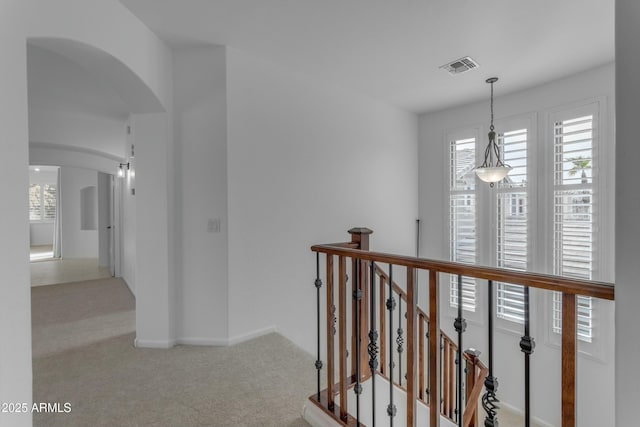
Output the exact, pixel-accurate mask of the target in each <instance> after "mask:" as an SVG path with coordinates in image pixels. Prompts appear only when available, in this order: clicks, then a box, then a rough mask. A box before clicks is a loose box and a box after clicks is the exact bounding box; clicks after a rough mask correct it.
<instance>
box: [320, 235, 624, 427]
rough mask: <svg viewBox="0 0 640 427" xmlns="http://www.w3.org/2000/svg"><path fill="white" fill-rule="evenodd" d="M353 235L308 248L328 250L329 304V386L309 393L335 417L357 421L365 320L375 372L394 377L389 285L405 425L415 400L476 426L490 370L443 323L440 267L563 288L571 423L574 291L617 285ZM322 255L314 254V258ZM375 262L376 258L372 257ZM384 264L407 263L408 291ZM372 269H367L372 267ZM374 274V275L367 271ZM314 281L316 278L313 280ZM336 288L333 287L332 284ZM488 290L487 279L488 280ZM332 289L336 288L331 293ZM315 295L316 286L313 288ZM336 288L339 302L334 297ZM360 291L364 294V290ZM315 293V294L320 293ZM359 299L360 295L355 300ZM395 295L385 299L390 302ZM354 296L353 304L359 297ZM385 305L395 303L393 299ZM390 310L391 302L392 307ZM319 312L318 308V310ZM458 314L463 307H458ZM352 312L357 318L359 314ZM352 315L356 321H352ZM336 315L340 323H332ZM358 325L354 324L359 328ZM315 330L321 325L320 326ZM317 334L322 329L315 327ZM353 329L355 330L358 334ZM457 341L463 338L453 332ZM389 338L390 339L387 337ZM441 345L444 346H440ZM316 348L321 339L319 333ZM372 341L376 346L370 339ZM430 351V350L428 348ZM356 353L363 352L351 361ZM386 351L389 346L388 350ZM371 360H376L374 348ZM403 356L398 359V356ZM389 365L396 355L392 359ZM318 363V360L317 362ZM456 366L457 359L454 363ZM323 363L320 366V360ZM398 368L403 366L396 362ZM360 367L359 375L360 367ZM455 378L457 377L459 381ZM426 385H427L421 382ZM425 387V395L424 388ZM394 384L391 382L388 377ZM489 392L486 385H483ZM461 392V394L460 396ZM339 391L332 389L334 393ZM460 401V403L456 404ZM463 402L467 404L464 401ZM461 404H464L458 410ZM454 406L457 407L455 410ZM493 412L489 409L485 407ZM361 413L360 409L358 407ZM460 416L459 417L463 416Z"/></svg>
mask: <svg viewBox="0 0 640 427" xmlns="http://www.w3.org/2000/svg"><path fill="white" fill-rule="evenodd" d="M349 233H350V234H351V237H352V240H351V242H346V243H332V244H322V245H314V246H312V247H311V250H312V251H313V252H316V253H324V254H326V255H327V257H326V258H327V264H326V273H327V276H326V277H327V305H326V308H325V310H326V314H327V318H326V322H327V324H326V325H327V328H326V334H327V357H328V359H329V360H328V363H327V380H328V387H327V390H325V391H324V392H322V393H321V392H320V390H319V386H318V392H317V393H316V394H314V395H313V396H311V397H310V399H311V400H312V401H314V402H316V404H318V405H319V406H320V407H321V408H323V409H324V410H325V411H326V412H327V413H328V414H330V415H331V416H332V417H333V418H334V419H335V420H336V421H338V422H339V423H341V424H342V425H347V426H351V425H354V421H355V424H357V423H358V422H357V420H354V419H353V417H352V416H351V415H350V414H349V413H348V412H347V389H349V388H350V387H353V386H354V385H358V384H359V383H360V382H362V381H363V380H366V379H368V378H370V377H371V375H375V373H374V372H371V371H366V370H365V371H363V370H362V366H366V365H367V355H366V353H365V352H361V351H360V352H359V353H358V351H356V347H355V345H356V344H357V345H358V347H357V349H361V348H362V345H366V340H365V339H364V338H362V337H366V336H367V333H368V330H369V327H371V329H372V331H371V333H372V334H374V335H372V336H377V337H378V338H377V339H378V343H379V344H380V347H381V348H380V352H379V353H378V352H376V351H374V354H376V353H377V354H379V356H380V363H379V364H378V365H377V366H378V368H377V374H379V375H382V376H383V377H385V376H386V377H387V378H388V379H391V378H392V375H393V371H388V367H387V360H386V353H387V351H386V350H385V348H386V346H387V342H386V340H387V339H389V340H392V334H389V336H387V330H386V329H387V322H386V317H385V316H386V315H387V313H386V310H387V307H386V302H387V301H385V299H386V297H387V295H386V293H387V292H390V293H391V295H388V298H389V299H390V300H391V298H393V294H394V293H395V294H397V298H398V300H399V305H400V306H401V305H402V303H405V307H406V312H405V318H406V322H407V323H406V328H407V329H406V338H407V339H408V342H407V345H406V358H407V365H406V374H407V376H406V378H407V382H406V383H405V384H401V383H402V381H401V380H400V381H399V382H398V383H396V382H395V381H393V383H395V385H396V386H400V387H402V388H404V389H405V391H406V393H407V394H406V396H407V411H406V415H407V425H409V426H415V424H416V415H417V414H416V402H417V401H418V400H420V401H422V402H423V403H426V404H428V405H429V406H430V407H431V409H432V410H431V411H430V413H429V423H430V424H429V425H431V426H439V425H440V417H441V416H443V417H445V418H448V419H449V420H451V421H454V418H457V420H456V421H457V422H461V423H462V424H463V425H464V426H465V427H477V426H478V421H477V418H478V401H479V398H480V395H481V394H482V391H483V387H484V381H483V380H484V378H485V377H487V375H488V374H489V375H491V374H490V373H489V369H488V368H487V367H486V366H485V365H484V364H483V363H482V362H481V361H480V360H479V358H478V353H477V352H475V351H468V352H459V349H458V345H457V344H456V343H455V342H454V341H453V340H452V339H451V338H450V337H448V336H447V335H446V334H445V333H444V332H443V331H442V330H440V321H439V317H440V307H439V305H440V301H439V299H440V298H439V288H440V283H439V277H440V273H445V274H452V275H457V276H466V277H473V278H479V279H484V280H491V281H496V282H506V283H512V284H517V285H522V286H525V287H529V288H537V289H543V290H548V291H556V292H560V293H562V298H563V300H562V305H563V307H562V325H563V328H562V367H563V369H562V371H563V372H562V425H563V426H575V419H576V387H575V386H576V379H575V377H576V353H577V346H576V344H577V341H576V340H577V339H576V333H577V331H576V329H577V304H576V297H577V296H578V295H582V296H587V297H593V298H599V299H604V300H614V298H615V291H614V286H613V285H612V284H610V283H604V282H594V281H586V280H580V279H572V278H566V277H559V276H552V275H547V274H539V273H529V272H521V271H513V270H506V269H501V268H495V267H484V266H475V265H469V264H462V263H456V262H449V261H440V260H432V259H425V258H417V257H409V256H401V255H393V254H387V253H382V252H370V251H369V250H368V249H369V235H370V234H371V233H372V231H371V230H369V229H366V228H356V229H352V230H349ZM334 258H336V259H337V270H338V276H339V277H338V278H337V280H334V277H333V275H334V266H335V264H334ZM347 260H350V261H349V264H351V272H352V274H353V276H354V277H353V278H352V279H353V281H352V282H351V283H350V284H349V286H350V289H351V290H352V291H353V295H354V297H353V299H352V301H351V304H349V303H348V300H349V299H348V294H347ZM318 262H319V261H317V263H318ZM370 263H373V266H371V265H369V264H370ZM377 263H381V264H389V265H390V266H391V265H393V266H400V267H405V268H406V273H407V282H406V283H407V290H406V291H405V290H404V289H402V287H400V286H399V285H398V284H397V283H395V282H394V281H392V280H391V279H390V277H389V275H387V273H386V272H385V271H384V270H383V269H382V268H381V267H380V266H379V265H378V264H377ZM419 270H426V271H428V277H429V280H428V283H427V285H428V289H429V292H428V295H429V310H428V313H425V312H424V311H423V310H421V309H420V308H419V307H418V306H417V298H416V295H417V289H418V286H419V283H417V281H416V277H417V272H418V271H419ZM370 272H371V273H370ZM369 274H373V275H374V277H370V276H369ZM374 283H378V285H379V290H378V292H379V303H375V302H374V301H373V299H372V301H371V303H368V301H369V298H368V295H367V294H368V293H369V292H375V287H374ZM316 286H317V285H316ZM336 286H337V287H338V289H335V287H336ZM488 289H489V290H490V289H491V287H490V286H489V287H488ZM336 294H337V295H336ZM318 295H319V293H318ZM336 296H337V304H336V302H335V301H334V298H335V297H336ZM363 296H364V298H363ZM318 298H319V297H318ZM356 299H357V302H356ZM391 302H392V301H389V303H391ZM356 304H357V305H356ZM336 305H337V307H336ZM348 305H351V309H352V310H351V312H352V313H355V314H352V315H351V317H350V319H351V322H350V323H351V335H350V338H351V350H352V351H351V353H350V354H351V355H352V357H351V369H350V371H351V372H348V368H347V357H348V354H349V352H348V350H347V347H348V345H347V336H348V333H347V306H348ZM389 307H393V305H390V306H389ZM388 310H390V313H392V312H393V308H389V309H388ZM370 312H371V323H372V324H371V325H369V313H370ZM376 312H377V313H378V314H379V326H380V334H379V335H377V334H376V332H375V330H374V329H375V327H376V325H377V324H378V321H376V320H375V315H376ZM318 313H320V305H319V304H318ZM401 315H402V311H400V312H398V316H401ZM318 316H319V314H318ZM458 316H459V317H460V318H462V315H461V314H459V315H458ZM356 318H357V319H356ZM356 320H357V322H356ZM400 322H401V323H400V324H399V325H398V327H399V330H398V338H397V342H398V346H399V347H398V348H399V349H398V353H400V352H402V349H401V346H402V330H401V329H400V328H402V326H401V325H402V321H400ZM336 323H337V331H335V329H334V328H335V326H336ZM425 330H427V331H428V334H427V338H428V339H427V343H425ZM334 331H335V332H337V339H338V343H337V346H336V345H335V343H334V339H335V337H334V334H335V332H334ZM356 331H357V332H356ZM318 334H320V328H319V327H318ZM318 336H319V335H318ZM356 337H358V338H356ZM372 340H373V341H371V343H370V345H373V346H375V340H376V338H373V339H372ZM458 340H459V342H462V340H461V338H460V337H458ZM388 345H390V346H392V345H393V343H392V342H389V343H388ZM441 346H442V347H441ZM336 347H337V350H338V351H337V353H338V355H337V361H334V360H333V358H334V349H335V348H336ZM318 348H320V344H319V341H318ZM373 348H375V347H373ZM425 350H427V351H428V354H427V353H425ZM456 353H457V354H460V360H461V361H464V362H465V363H466V365H467V371H466V372H467V374H466V384H467V389H466V393H465V394H466V401H467V404H466V405H463V403H462V402H460V401H457V399H455V396H456V393H461V390H462V387H463V385H462V381H464V377H465V376H464V375H463V374H462V373H461V372H460V371H459V369H454V368H453V366H454V362H455V359H456V356H455V355H456ZM356 354H360V358H359V359H358V362H359V363H358V364H357V368H356V363H355V362H356V360H355V359H356V356H355V355H356ZM389 354H390V355H391V356H390V357H392V356H393V351H390V352H389ZM372 360H375V356H374V358H373V359H372ZM401 362H402V360H400V363H401ZM425 362H426V364H427V365H428V367H427V371H426V373H427V374H428V375H429V377H428V379H426V381H425V366H424V365H425ZM389 364H390V365H392V366H393V363H389ZM320 366H321V365H320ZM336 368H337V370H338V371H339V376H340V380H339V381H338V382H337V383H334V382H333V379H334V378H333V377H334V372H335V371H336ZM458 368H459V367H458ZM318 369H320V368H318ZM399 370H400V373H402V367H400V368H399ZM358 372H359V374H360V377H358V375H357V373H358ZM456 380H457V381H456ZM425 385H427V387H428V389H426V390H425ZM425 391H426V392H428V396H427V394H426V393H425ZM391 392H393V384H392V385H391ZM487 393H489V391H488V392H487ZM337 394H339V396H340V398H339V402H338V401H335V400H334V396H335V395H337ZM459 396H460V395H458V397H459ZM336 397H337V396H336ZM392 403H393V401H390V402H389V407H388V408H387V411H389V414H390V415H391V416H394V415H395V406H394V405H393V404H392ZM457 406H461V407H460V408H458V407H457ZM463 408H464V409H463ZM459 411H462V413H461V412H459ZM456 413H457V414H456ZM490 416H493V415H490ZM358 417H359V415H358ZM458 417H462V418H461V419H460V418H458Z"/></svg>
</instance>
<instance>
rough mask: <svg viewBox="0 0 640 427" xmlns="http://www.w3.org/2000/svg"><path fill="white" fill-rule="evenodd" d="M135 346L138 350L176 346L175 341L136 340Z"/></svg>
mask: <svg viewBox="0 0 640 427" xmlns="http://www.w3.org/2000/svg"><path fill="white" fill-rule="evenodd" d="M133 345H134V346H135V347H136V348H163V349H167V348H171V347H173V346H175V345H176V342H175V341H173V340H141V339H138V338H136V339H135V340H134V341H133Z"/></svg>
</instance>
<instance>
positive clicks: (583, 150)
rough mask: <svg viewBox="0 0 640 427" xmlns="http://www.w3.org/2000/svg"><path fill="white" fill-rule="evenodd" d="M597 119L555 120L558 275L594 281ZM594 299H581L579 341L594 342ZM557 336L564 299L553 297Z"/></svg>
mask: <svg viewBox="0 0 640 427" xmlns="http://www.w3.org/2000/svg"><path fill="white" fill-rule="evenodd" d="M594 137H595V135H594V116H593V114H587V115H580V116H578V117H571V118H568V119H564V120H557V121H555V122H554V183H553V184H554V185H553V272H554V274H557V275H560V276H568V277H574V278H578V279H586V280H591V279H592V278H593V270H594V246H595V245H594V243H595V241H594V237H595V236H594V226H595V222H594V207H595V202H596V200H595V198H594V196H595V194H594V188H595V187H594V180H595V178H594V174H593V171H594V168H595V167H596V166H597V165H596V164H595V163H594V162H595V160H596V159H595V156H594ZM592 304H593V301H592V300H591V298H590V297H583V296H578V299H577V305H578V338H579V339H580V340H582V341H586V342H591V341H592V337H593V321H592V314H593V307H592ZM552 311H553V332H555V333H560V332H561V331H562V322H561V320H562V295H561V294H559V293H557V292H554V295H553V310H552Z"/></svg>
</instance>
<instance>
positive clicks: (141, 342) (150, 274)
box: [131, 113, 175, 348]
mask: <svg viewBox="0 0 640 427" xmlns="http://www.w3.org/2000/svg"><path fill="white" fill-rule="evenodd" d="M168 116H169V115H168V114H167V113H155V114H133V115H132V116H131V128H132V134H133V140H134V142H135V147H136V162H135V169H134V171H135V196H134V197H135V198H136V207H135V211H136V212H135V214H136V223H135V245H136V255H135V260H136V261H135V269H136V270H135V281H136V283H135V292H136V333H137V337H136V345H137V346H141V347H163V348H166V347H171V346H172V345H173V344H174V343H175V278H174V276H173V275H174V272H173V269H174V265H173V263H174V258H173V257H172V255H171V254H170V246H172V245H173V241H172V238H173V236H172V235H171V233H172V230H171V227H172V222H171V221H170V219H169V216H170V215H172V214H171V213H170V209H172V208H173V204H172V203H171V202H170V199H169V181H170V180H172V179H173V176H172V175H171V172H170V170H171V169H170V161H171V158H170V157H169V156H170V151H169V144H168V141H167V138H168V135H169V117H168ZM150 248H153V250H150Z"/></svg>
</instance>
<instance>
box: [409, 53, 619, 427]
mask: <svg viewBox="0 0 640 427" xmlns="http://www.w3.org/2000/svg"><path fill="white" fill-rule="evenodd" d="M496 94H499V86H496ZM595 97H605V99H606V100H605V103H604V108H605V113H606V115H605V117H604V120H603V122H602V123H603V125H604V127H603V129H601V135H602V139H601V142H602V143H603V144H604V147H607V148H608V149H609V150H612V149H613V147H614V145H615V144H614V132H613V123H614V121H613V117H614V116H613V107H614V104H613V101H614V67H613V65H612V64H611V65H607V66H603V67H600V68H597V69H594V70H591V71H587V72H584V73H581V74H579V75H576V76H573V77H570V78H567V79H563V80H559V81H555V82H551V83H549V84H546V85H544V86H540V87H537V88H533V89H530V90H527V91H523V92H519V93H514V94H510V95H506V96H497V97H496V99H495V106H496V109H495V111H496V120H500V119H503V118H506V117H512V116H517V115H530V116H531V115H532V116H533V117H534V118H537V124H538V127H537V129H535V131H536V132H537V135H538V138H537V141H538V142H539V143H542V141H546V139H544V138H543V135H544V132H545V129H546V128H545V126H546V123H545V112H546V111H548V110H549V109H553V108H555V107H561V106H566V105H570V104H572V103H574V102H580V101H583V100H586V99H590V98H595ZM488 111H489V105H488V102H483V103H477V104H472V105H468V106H463V107H459V108H454V109H450V110H446V111H441V112H435V113H431V114H425V115H422V116H420V120H419V134H420V148H419V158H420V172H419V173H420V193H419V194H420V218H421V219H422V223H421V224H422V225H423V226H422V231H423V233H422V238H421V253H422V256H425V257H430V258H437V259H448V245H449V242H448V237H447V236H448V228H447V227H448V225H447V224H448V222H447V218H448V214H447V201H446V199H445V193H444V191H445V190H446V189H447V179H448V175H447V174H448V170H447V169H446V168H447V167H448V162H447V154H446V149H447V145H446V141H445V135H446V134H447V133H448V132H450V131H452V130H456V129H461V128H465V127H476V126H483V125H486V123H485V122H486V120H487V119H488ZM485 127H486V126H485ZM479 136H480V138H482V140H484V139H485V138H486V136H485V134H484V131H483V132H481V133H480V135H479ZM601 154H603V153H601ZM606 167H611V165H610V164H608V165H607V166H606ZM608 185H609V186H608V187H606V189H608V188H610V186H611V185H612V183H608ZM606 189H605V191H604V192H603V193H601V194H600V196H601V197H603V200H602V201H603V204H604V205H605V206H606V205H610V204H611V203H613V200H612V195H611V194H610V192H609V191H606ZM538 220H539V221H542V219H538ZM535 224H540V223H539V222H536V223H535ZM603 228H604V229H603V230H601V232H602V233H605V234H603V235H609V236H610V235H612V233H613V226H612V223H611V222H608V223H606V224H605V225H604V227H603ZM480 231H481V232H482V231H483V230H480ZM485 231H486V230H485ZM536 249H537V250H538V252H539V251H540V250H542V251H544V247H543V245H542V244H539V245H538V247H537V248H536ZM611 249H613V248H611ZM613 259H614V258H613V250H610V251H608V254H607V256H605V264H606V265H605V266H604V267H605V268H604V270H605V271H606V272H605V273H604V274H603V277H601V278H600V279H601V280H608V281H613V277H612V275H611V273H612V271H611V266H612V264H613ZM484 290H485V287H483V286H481V287H479V291H478V292H480V298H484V300H486V298H485V297H484V294H485V293H486V291H484ZM535 295H537V296H535ZM447 296H448V286H447V284H446V283H444V280H443V287H442V300H441V301H442V306H443V307H447V306H448V302H447V300H446V298H447ZM544 298H545V296H544V295H541V294H534V296H532V319H533V325H532V336H534V338H535V340H536V343H537V347H536V349H535V353H534V354H533V356H532V359H531V360H532V376H533V381H532V398H531V401H532V402H533V403H532V414H533V416H535V417H538V418H540V419H542V420H544V421H546V422H549V423H552V424H554V425H559V421H560V403H561V398H560V389H561V387H560V373H561V367H560V351H559V348H558V347H557V346H555V345H553V344H552V343H551V342H550V340H547V339H546V338H545V331H546V330H547V328H546V326H545V325H546V324H545V322H543V320H542V319H544V318H545V316H546V314H545V311H544V310H545V307H546V304H544ZM602 306H606V307H603V310H602V311H601V313H603V314H602V317H601V318H600V319H599V321H600V322H602V323H601V324H602V325H603V330H601V332H600V334H601V340H602V343H601V344H602V347H603V348H602V352H603V353H602V355H601V359H602V360H595V359H593V358H589V357H585V356H580V357H579V362H578V378H579V379H578V388H577V390H578V405H577V406H578V424H579V425H580V426H601V425H609V424H610V420H611V419H613V417H614V401H615V399H614V395H613V390H614V380H613V376H614V375H613V374H614V363H613V357H614V353H613V349H612V347H613V339H612V335H613V322H612V319H613V304H611V303H607V302H602ZM484 310H485V309H484V306H483V307H482V309H481V311H480V312H479V314H478V315H477V318H478V319H479V322H477V323H476V322H469V328H468V330H467V333H466V334H465V342H466V343H465V344H464V347H465V348H467V347H475V348H477V349H479V350H481V351H483V356H482V357H486V355H487V352H486V331H485V329H484V328H485V327H486V321H485V320H484V319H485V317H486V311H484ZM453 317H454V313H453V312H445V316H444V317H443V318H442V320H441V323H442V328H443V329H444V330H445V331H447V332H448V333H450V334H451V335H450V336H454V335H453V334H454V330H453ZM518 329H519V328H517V327H516V328H515V330H516V332H507V331H506V330H505V329H497V333H496V338H495V353H494V354H495V355H496V356H495V363H496V374H495V375H496V376H497V377H498V379H499V382H500V387H499V392H498V397H499V398H500V400H502V401H503V402H504V403H506V404H509V405H512V406H515V407H516V408H522V407H523V401H524V397H523V387H524V386H523V378H524V377H523V374H522V373H523V362H522V360H523V357H522V353H521V352H520V349H519V346H518V342H519V340H520V335H521V334H522V333H521V331H520V330H518ZM594 401H597V402H598V405H593V404H592V403H593V402H594Z"/></svg>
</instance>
